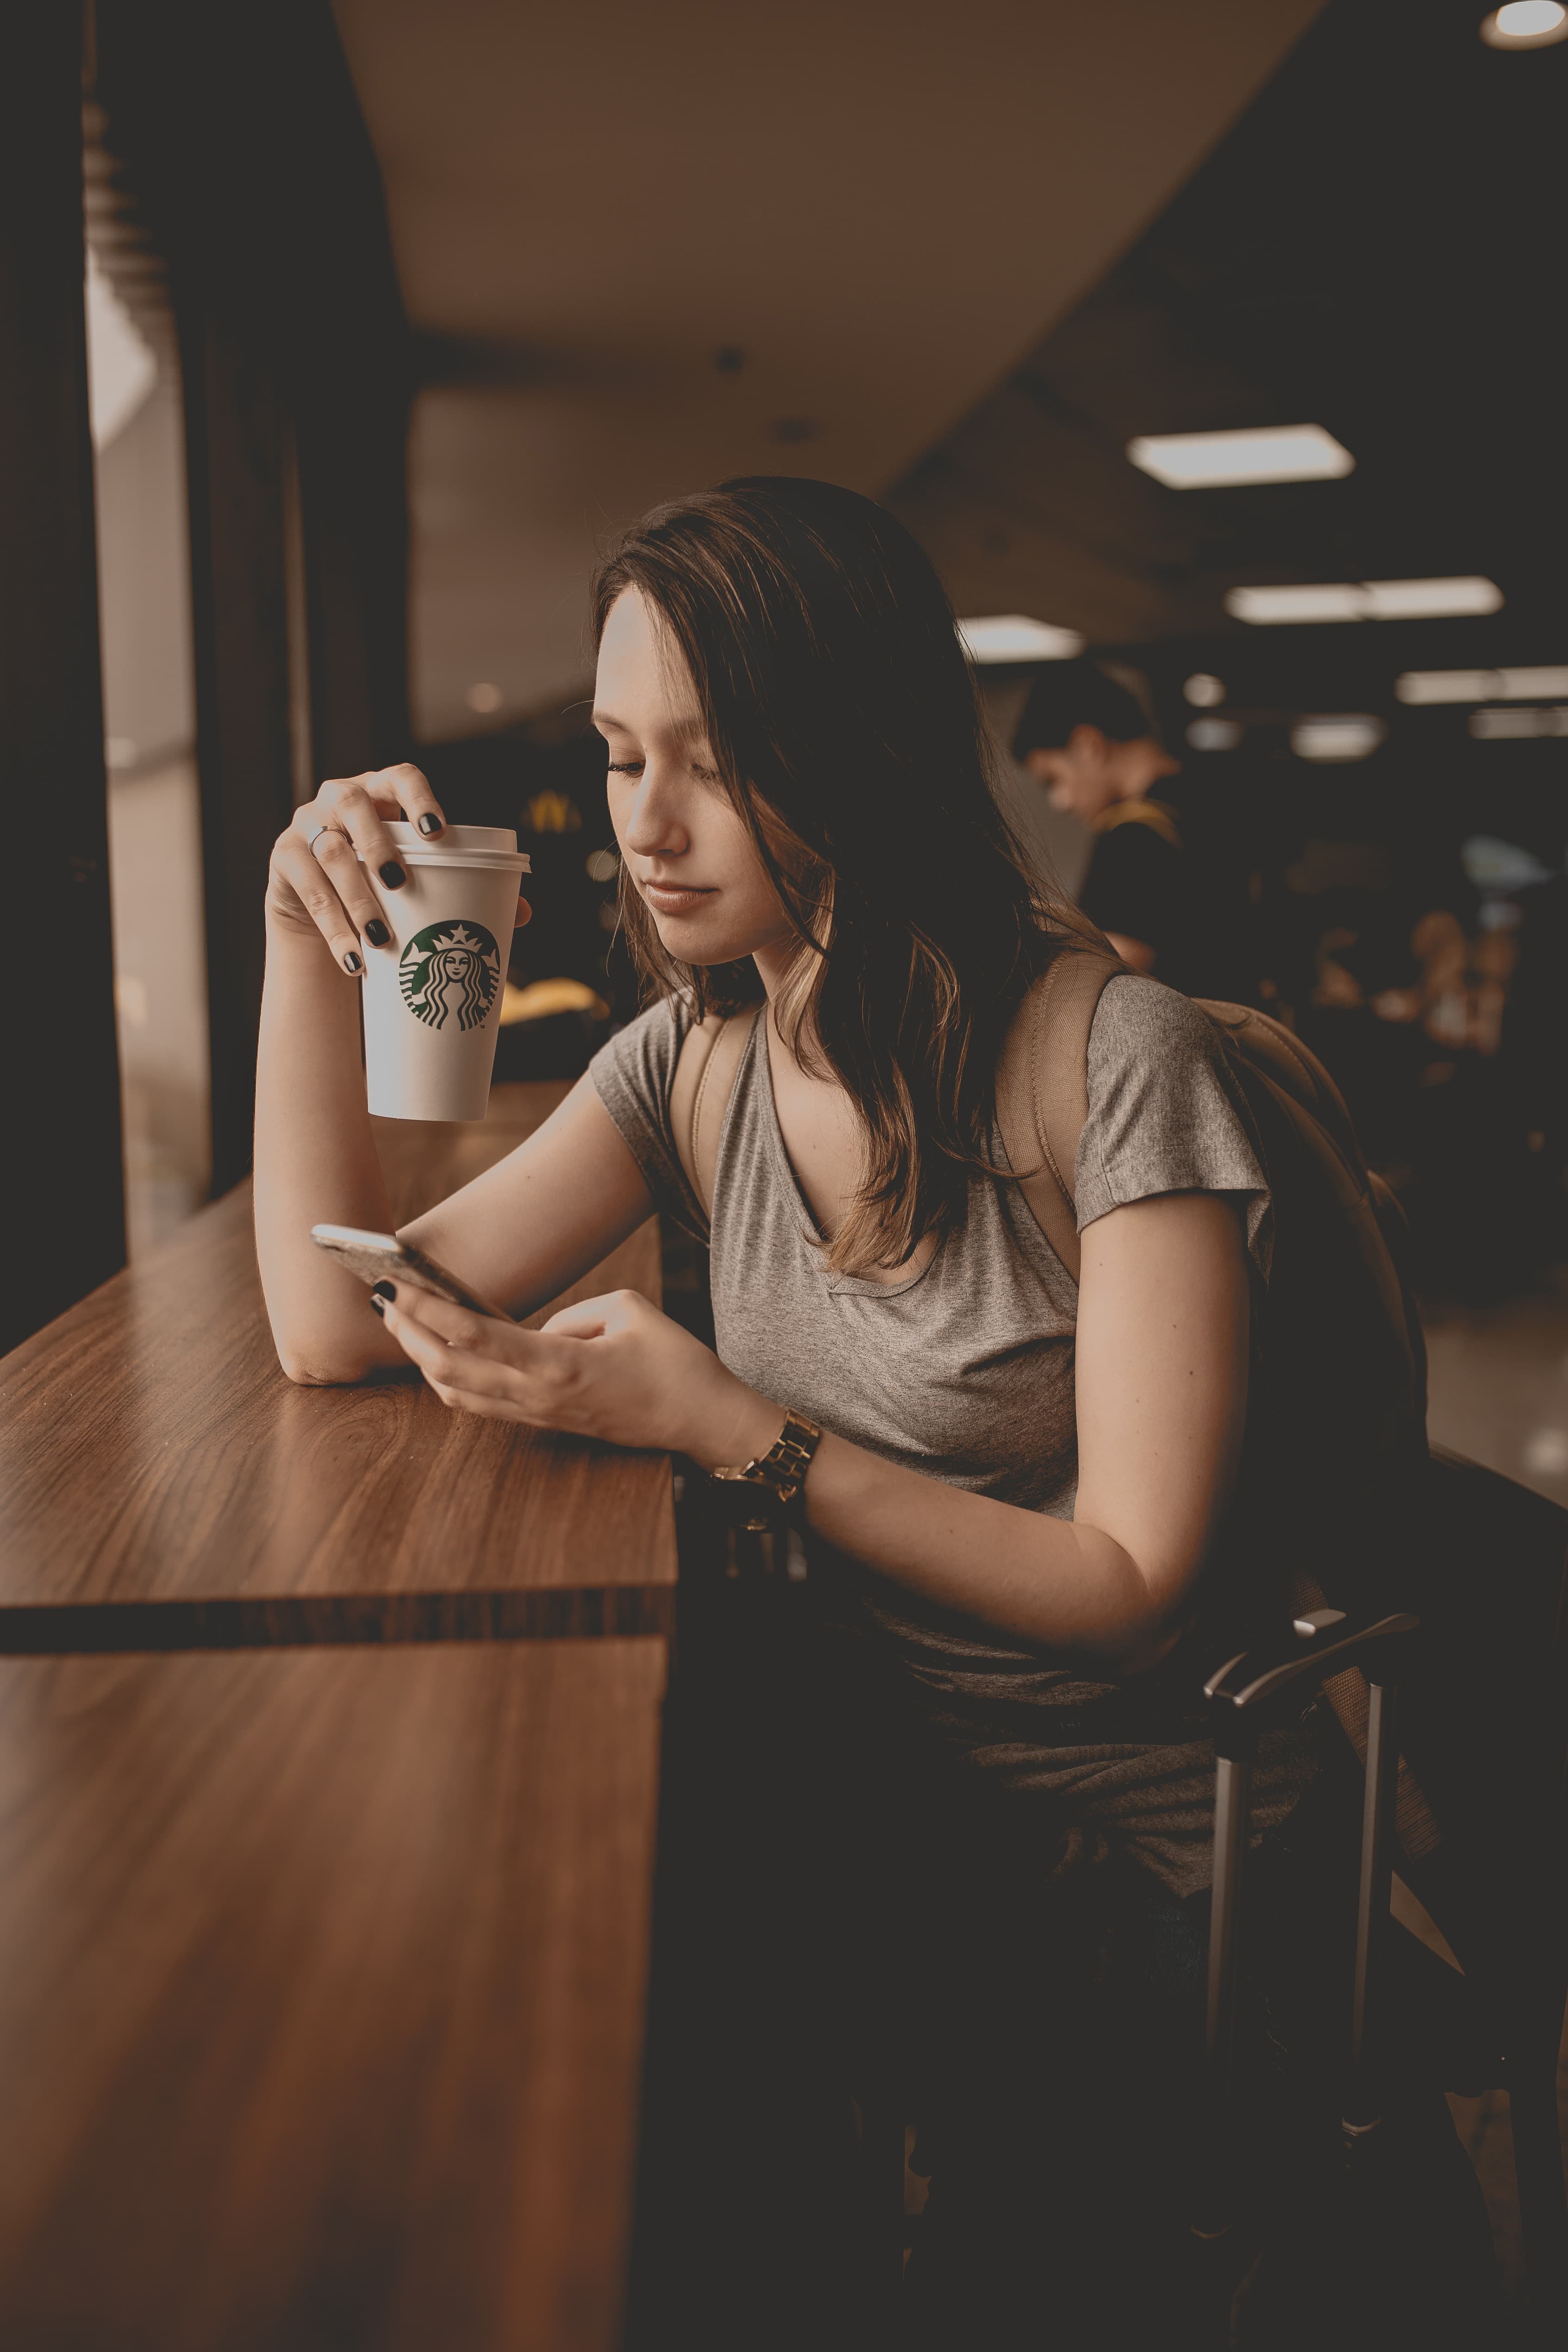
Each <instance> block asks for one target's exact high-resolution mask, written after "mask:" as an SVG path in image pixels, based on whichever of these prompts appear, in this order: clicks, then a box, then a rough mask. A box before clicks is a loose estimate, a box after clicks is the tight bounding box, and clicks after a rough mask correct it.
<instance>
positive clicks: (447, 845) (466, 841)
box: [387, 820, 517, 857]
mask: <svg viewBox="0 0 1568 2352" xmlns="http://www.w3.org/2000/svg"><path fill="white" fill-rule="evenodd" d="M387 831H388V832H389V833H390V834H391V835H392V839H393V840H394V841H395V842H396V843H397V844H398V845H399V846H400V847H407V848H409V849H467V850H478V851H480V852H484V851H486V850H491V851H495V852H498V853H499V854H500V856H503V857H515V856H517V835H516V834H515V833H514V832H513V831H512V828H511V827H510V825H506V824H449V825H448V826H447V827H446V830H445V832H444V833H438V834H436V835H434V837H433V838H432V839H430V840H426V838H425V836H424V835H423V833H421V831H420V830H419V827H418V826H417V825H416V824H403V823H402V821H401V820H399V821H397V822H394V823H393V824H389V825H388V827H387Z"/></svg>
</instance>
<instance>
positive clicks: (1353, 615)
mask: <svg viewBox="0 0 1568 2352" xmlns="http://www.w3.org/2000/svg"><path fill="white" fill-rule="evenodd" d="M1365 604H1366V600H1365V598H1364V596H1363V594H1362V592H1361V590H1360V589H1359V588H1356V587H1353V586H1352V585H1351V583H1349V581H1344V582H1342V583H1338V584H1337V585H1333V584H1328V583H1324V584H1321V585H1315V586H1312V587H1299V588H1297V587H1290V588H1233V589H1232V590H1231V591H1230V593H1229V594H1228V596H1227V598H1226V600H1225V609H1226V611H1227V612H1228V614H1230V615H1231V618H1232V619H1233V620H1237V621H1251V622H1253V623H1254V624H1255V625H1258V626H1259V627H1262V628H1266V627H1268V626H1270V625H1271V624H1273V623H1276V622H1285V621H1360V620H1364V618H1365Z"/></svg>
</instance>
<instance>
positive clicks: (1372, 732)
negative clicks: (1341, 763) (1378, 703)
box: [1291, 710, 1388, 760]
mask: <svg viewBox="0 0 1568 2352" xmlns="http://www.w3.org/2000/svg"><path fill="white" fill-rule="evenodd" d="M1387 732H1388V730H1387V729H1386V728H1385V725H1384V724H1383V721H1382V719H1374V718H1373V716H1372V714H1371V712H1370V711H1365V710H1349V711H1344V712H1342V713H1339V714H1338V715H1336V716H1334V717H1333V718H1330V717H1328V716H1326V715H1325V716H1322V717H1317V718H1312V719H1297V721H1296V723H1295V725H1294V726H1293V727H1292V728H1291V751H1293V752H1294V753H1295V755H1296V757H1297V759H1298V760H1364V759H1365V758H1366V756H1367V753H1368V752H1369V751H1376V749H1377V747H1378V745H1379V744H1380V743H1381V742H1382V740H1383V739H1384V737H1385V734H1386V733H1387Z"/></svg>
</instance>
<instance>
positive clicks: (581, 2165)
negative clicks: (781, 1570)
mask: <svg viewBox="0 0 1568 2352" xmlns="http://www.w3.org/2000/svg"><path fill="white" fill-rule="evenodd" d="M664 1671H665V1646H664V1643H663V1642H661V1641H657V1640H642V1641H612V1640H609V1641H595V1642H586V1643H574V1642H558V1643H543V1644H537V1645H536V1644H527V1643H524V1644H507V1645H489V1646H479V1645H465V1644H447V1645H444V1646H440V1647H425V1648H418V1649H401V1650H361V1651H344V1650H320V1651H309V1652H290V1653H287V1654H283V1653H270V1654H257V1653H254V1652H253V1653H250V1654H244V1655H233V1654H231V1655H225V1656H215V1657H214V1656H187V1657H178V1658H152V1659H149V1658H69V1659H48V1660H43V1659H29V1660H17V1659H8V1660H5V1661H0V2113H3V2114H4V2116H5V2130H4V2132H3V2133H0V2344H4V2345H5V2346H6V2347H13V2348H14V2352H68V2347H69V2352H100V2347H102V2352H108V2347H113V2352H346V2347H355V2352H609V2347H612V2345H613V2344H614V2343H615V2341H616V2340H617V2333H618V2313H619V2307H620V2301H621V2292H622V2284H621V2283H622V2257H623V2251H624V2248H625V2246H626V2242H627V2236H628V2230H629V2219H630V2200H631V2189H632V2162H633V2148H634V2140H635V2131H636V2107H637V2098H638V2090H639V2070H640V2063H641V2048H642V2035H643V2005H644V1997H645V1983H646V1969H647V1934H648V1918H649V1906H650V1888H651V1872H652V1864H653V1826H654V1796H655V1787H656V1769H657V1741H658V1724H659V1713H660V1703H661V1697H662V1693H663V1688H664Z"/></svg>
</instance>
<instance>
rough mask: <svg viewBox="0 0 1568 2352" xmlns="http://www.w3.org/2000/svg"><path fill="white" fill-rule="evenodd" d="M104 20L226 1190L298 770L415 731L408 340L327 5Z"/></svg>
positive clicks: (101, 50) (339, 763)
mask: <svg viewBox="0 0 1568 2352" xmlns="http://www.w3.org/2000/svg"><path fill="white" fill-rule="evenodd" d="M97 23H98V94H99V99H100V100H101V102H102V103H103V106H104V108H105V111H106V115H107V120H108V142H109V144H110V148H111V149H112V151H113V152H114V154H115V156H116V159H117V162H119V163H120V164H121V165H122V166H123V170H124V174H125V177H126V180H127V182H128V184H129V185H130V187H131V191H132V192H133V194H134V196H135V199H136V201H137V205H138V207H139V210H140V211H141V214H142V215H143V217H144V219H145V222H146V224H147V226H148V228H149V230H150V231H151V233H152V236H153V237H154V239H155V241H156V243H157V244H158V247H159V248H160V250H161V251H162V254H163V255H164V257H165V258H166V259H167V262H168V265H169V275H170V287H171V292H172V299H173V304H174V311H175V318H176V321H177V324H178V327H179V333H180V350H181V357H182V366H183V378H184V396H185V413H186V429H187V441H188V447H189V455H190V492H191V498H190V505H191V584H192V594H193V606H194V627H195V656H196V664H195V667H196V733H197V754H198V760H199V764H200V768H201V779H202V823H203V839H204V859H205V866H206V912H207V961H208V1012H209V1018H210V1028H211V1036H212V1060H213V1091H212V1103H213V1188H214V1192H222V1191H223V1190H225V1188H226V1187H227V1186H228V1185H230V1184H232V1183H233V1182H234V1181H235V1180H236V1178H238V1177H240V1176H242V1175H243V1174H244V1173H245V1171H246V1168H247V1167H248V1166H249V1164H250V1151H251V1104H252V1097H253V1093H254V1087H255V1077H256V1020H257V1014H258V1013H259V1009H260V1003H261V982H262V971H263V964H264V960H265V934H264V929H263V918H262V901H263V896H264V892H265V889H266V884H267V857H268V855H269V853H270V850H271V847H272V843H273V840H274V838H275V837H276V835H277V834H278V832H279V831H280V830H281V829H282V827H283V826H284V825H285V824H287V822H288V818H289V815H290V814H291V812H292V809H293V806H294V802H295V793H296V789H297V787H298V788H301V789H306V790H308V789H309V788H310V786H311V784H312V782H313V781H314V780H315V779H318V778H319V777H321V776H323V775H342V774H345V773H349V774H352V773H355V772H358V771H359V770H360V769H361V768H364V767H367V766H370V765H372V764H374V765H384V764H386V763H388V762H390V761H393V760H396V759H401V758H403V757H405V756H406V753H407V750H408V742H409V736H408V721H407V686H406V672H405V660H406V654H405V643H404V639H405V610H404V608H405V601H406V569H407V561H406V536H407V516H406V502H405V491H404V482H403V447H404V441H405V438H406V427H407V409H408V398H409V381H408V335H407V329H406V326H405V323H404V320H403V317H402V306H401V303H400V301H399V298H398V291H397V281H396V276H395V272H394V269H393V266H392V247H391V242H390V239H389V236H388V233H387V224H386V214H385V206H384V202H383V199H382V187H381V179H380V173H379V172H378V169H377V165H376V161H375V156H374V153H373V152H372V150H371V143H370V140H369V137H368V134H367V132H366V130H365V126H364V122H363V120H362V118H361V114H360V110H359V103H358V100H357V99H356V97H355V94H354V88H353V83H352V81H351V79H350V75H349V71H348V67H347V65H346V63H345V61H344V58H343V53H342V48H341V46H340V42H339V40H338V37H337V31H336V28H335V26H334V25H333V22H332V14H331V9H330V7H329V5H328V0H270V5H268V6H267V8H265V9H260V8H256V9H252V8H238V7H235V6H230V5H222V6H214V5H212V0H97Z"/></svg>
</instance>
